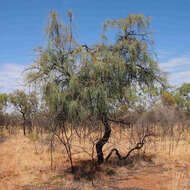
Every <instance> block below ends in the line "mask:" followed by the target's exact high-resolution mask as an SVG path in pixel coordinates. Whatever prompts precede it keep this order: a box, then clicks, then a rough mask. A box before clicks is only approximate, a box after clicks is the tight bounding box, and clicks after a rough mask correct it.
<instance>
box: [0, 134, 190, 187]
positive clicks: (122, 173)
mask: <svg viewBox="0 0 190 190" xmlns="http://www.w3.org/2000/svg"><path fill="white" fill-rule="evenodd" d="M125 143H126V142H123V144H125ZM80 144H81V142H80ZM158 144H159V145H156V146H155V145H154V149H153V148H152V147H151V146H152V145H150V146H149V147H148V148H147V149H148V150H147V154H146V156H140V158H139V157H138V158H136V157H134V158H133V162H132V161H131V162H126V161H123V162H117V161H112V163H107V164H104V165H102V166H100V167H98V168H97V169H96V170H94V171H93V172H90V171H91V170H92V169H90V167H91V165H90V162H89V161H88V160H89V158H90V157H87V156H85V154H81V155H79V154H78V155H77V154H76V155H75V156H74V165H75V166H78V169H77V172H76V173H75V174H74V175H73V174H71V173H70V172H69V169H68V168H69V163H68V161H67V159H66V155H65V154H64V151H63V147H62V146H61V148H60V147H59V148H58V151H55V152H54V154H53V157H54V163H53V166H54V170H51V168H50V165H51V162H50V153H49V150H48V145H47V144H45V143H42V142H39V141H38V142H33V141H31V139H30V138H28V137H24V136H23V135H22V134H19V135H12V136H8V137H7V138H6V137H0V190H16V189H25V190H34V189H37V190H45V189H48V190H58V189H70V190H71V189H72V190H74V189H75V190H77V189H79V190H80V189H81V190H82V189H83V190H85V189H92V190H93V189H94V190H98V189H100V190H101V189H102V190H103V189H104V190H106V189H120V190H124V189H126V190H127V189H128V190H143V189H144V190H146V189H151V190H188V189H190V144H189V143H188V142H187V141H184V140H183V141H180V142H179V144H178V146H177V148H175V150H174V149H172V152H171V151H170V154H169V150H171V143H168V142H167V141H165V142H164V143H161V142H158ZM161 144H162V145H161ZM108 147H109V145H108ZM120 147H122V143H121V144H120ZM155 147H156V148H155ZM134 160H135V161H134ZM92 174H93V176H94V177H91V175H92Z"/></svg>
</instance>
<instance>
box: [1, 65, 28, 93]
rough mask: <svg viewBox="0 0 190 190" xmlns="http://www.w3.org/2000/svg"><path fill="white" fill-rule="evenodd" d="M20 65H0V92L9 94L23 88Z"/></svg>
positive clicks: (22, 68) (22, 66)
mask: <svg viewBox="0 0 190 190" xmlns="http://www.w3.org/2000/svg"><path fill="white" fill-rule="evenodd" d="M24 69H25V67H24V65H21V64H0V92H7V93H8V92H11V91H13V90H15V89H21V88H23V81H22V77H23V71H24Z"/></svg>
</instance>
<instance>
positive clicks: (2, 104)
mask: <svg viewBox="0 0 190 190" xmlns="http://www.w3.org/2000/svg"><path fill="white" fill-rule="evenodd" d="M7 102H8V96H7V94H6V93H2V94H0V126H4V125H5V113H4V111H5V108H6V106H7Z"/></svg>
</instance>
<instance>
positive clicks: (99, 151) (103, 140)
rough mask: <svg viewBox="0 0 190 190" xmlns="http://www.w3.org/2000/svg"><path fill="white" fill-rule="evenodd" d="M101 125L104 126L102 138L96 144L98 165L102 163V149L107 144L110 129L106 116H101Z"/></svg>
mask: <svg viewBox="0 0 190 190" xmlns="http://www.w3.org/2000/svg"><path fill="white" fill-rule="evenodd" d="M102 123H103V124H104V127H105V132H104V136H103V137H102V138H101V139H100V140H99V141H98V142H97V143H96V152H97V157H98V164H102V163H103V162H104V154H103V151H102V148H103V146H104V145H105V144H106V143H107V142H108V140H109V137H110V134H111V127H110V125H109V123H108V119H107V117H106V116H102Z"/></svg>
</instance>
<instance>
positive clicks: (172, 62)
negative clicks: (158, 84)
mask: <svg viewBox="0 0 190 190" xmlns="http://www.w3.org/2000/svg"><path fill="white" fill-rule="evenodd" d="M160 67H161V69H163V70H165V71H168V72H172V71H179V70H181V69H184V67H189V68H190V55H189V54H187V55H184V56H181V57H176V58H172V59H169V60H168V61H167V62H164V63H161V64H160Z"/></svg>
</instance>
